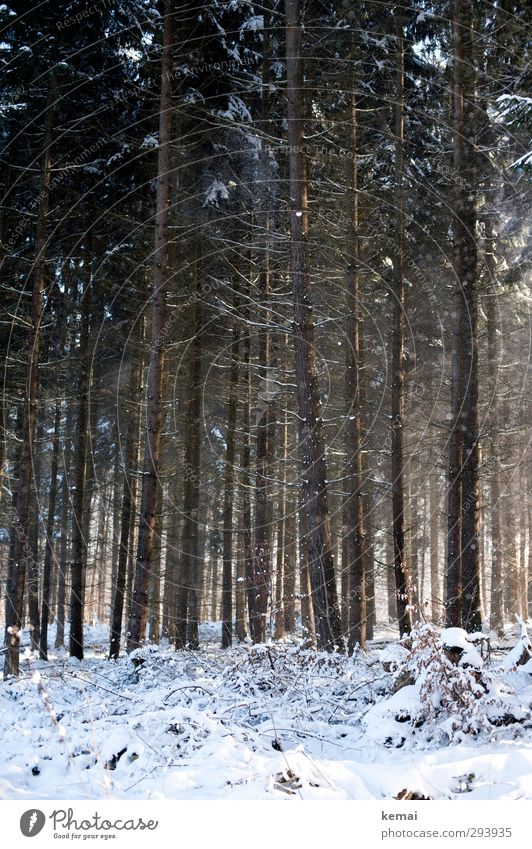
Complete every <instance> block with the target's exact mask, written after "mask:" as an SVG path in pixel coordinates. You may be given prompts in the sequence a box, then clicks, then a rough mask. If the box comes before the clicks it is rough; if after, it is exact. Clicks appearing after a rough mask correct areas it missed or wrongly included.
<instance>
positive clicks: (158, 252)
mask: <svg viewBox="0 0 532 849" xmlns="http://www.w3.org/2000/svg"><path fill="white" fill-rule="evenodd" d="M173 18H174V3H173V0H165V3H164V36H163V49H162V68H161V94H160V105H159V150H158V158H157V200H156V224H155V251H154V268H153V294H152V298H153V300H152V317H151V349H150V365H149V372H148V387H147V394H148V410H147V421H146V432H145V442H144V445H145V449H144V461H143V474H142V492H141V503H140V522H139V535H138V543H137V561H136V570H135V586H134V590H133V600H132V606H131V617H130V621H129V632H128V640H127V650H128V652H130V651H132V650H133V649H135V648H138V646H140V645H141V644H142V642H143V640H144V639H145V636H146V622H147V617H148V591H149V586H150V578H151V566H152V551H153V535H154V527H155V508H156V501H157V482H158V474H159V463H160V448H161V424H162V413H163V384H164V380H163V377H164V367H165V356H164V342H165V337H164V330H165V316H166V295H167V289H168V242H169V236H168V206H169V204H168V200H169V171H170V164H171V155H170V135H171V118H172V66H173V62H172V50H173V44H174V38H173Z"/></svg>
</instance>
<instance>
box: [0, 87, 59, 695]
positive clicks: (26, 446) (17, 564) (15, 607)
mask: <svg viewBox="0 0 532 849" xmlns="http://www.w3.org/2000/svg"><path fill="white" fill-rule="evenodd" d="M55 103H56V81H55V74H54V72H53V71H52V72H51V73H50V78H49V82H48V95H47V103H46V118H45V127H44V139H43V161H42V171H41V174H42V177H41V183H42V189H41V192H40V195H39V198H40V202H39V210H38V214H37V226H36V230H35V263H34V268H33V296H32V307H31V322H32V336H31V350H30V361H29V369H28V380H27V384H26V397H25V405H24V418H23V423H22V440H21V442H22V444H21V449H20V457H19V463H18V466H19V480H18V489H17V504H16V518H15V538H14V539H15V544H14V552H13V559H12V561H11V568H10V574H9V577H8V586H7V593H6V596H7V602H6V627H7V648H6V656H5V664H4V678H7V677H8V676H11V675H18V673H19V646H20V626H21V617H22V605H23V599H24V585H25V578H26V570H27V567H28V561H29V558H31V556H32V554H31V547H30V545H29V539H28V530H29V524H28V520H29V505H30V490H31V474H32V453H33V439H34V433H35V408H36V404H37V391H38V371H39V356H40V338H41V318H42V304H43V291H44V284H45V251H46V230H47V218H48V209H49V204H50V177H51V165H52V159H51V146H52V138H53V127H54V117H55Z"/></svg>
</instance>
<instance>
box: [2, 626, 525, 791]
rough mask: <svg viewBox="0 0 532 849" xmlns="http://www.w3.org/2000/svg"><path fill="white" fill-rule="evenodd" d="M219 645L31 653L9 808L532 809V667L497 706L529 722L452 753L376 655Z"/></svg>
mask: <svg viewBox="0 0 532 849" xmlns="http://www.w3.org/2000/svg"><path fill="white" fill-rule="evenodd" d="M381 636H382V635H381ZM217 638H218V631H217V628H216V626H213V625H206V626H203V628H202V647H201V649H200V650H199V651H197V652H181V653H176V652H174V651H173V650H171V649H170V648H168V647H161V648H155V647H147V648H145V649H142V650H140V651H138V652H136V653H134V655H132V656H131V657H125V656H124V657H122V658H121V659H120V660H119V661H118V662H109V661H108V660H106V659H105V651H106V647H107V634H106V632H105V631H104V630H103V629H102V628H98V627H95V628H89V629H87V632H86V649H87V650H86V655H87V656H86V659H85V660H84V661H83V662H82V663H79V662H78V661H73V660H70V659H68V657H67V656H66V655H65V654H64V653H59V654H58V655H57V656H55V657H52V659H51V661H50V662H49V663H43V662H41V661H39V660H36V659H35V658H33V657H31V656H30V654H29V652H28V653H27V657H26V659H24V660H23V662H22V674H21V676H20V679H19V680H18V681H9V682H2V683H0V739H1V751H0V797H1V798H3V799H93V798H94V799H96V798H98V799H135V798H138V799H222V800H229V799H286V800H289V799H291V798H303V799H391V798H394V797H397V796H398V794H400V793H401V791H405V790H406V791H410V792H413V793H417V794H421V795H422V796H424V797H428V798H430V799H458V800H466V799H467V800H469V799H532V721H531V706H532V675H531V674H530V671H529V668H526V669H525V667H521V668H520V669H518V670H515V669H514V670H510V671H506V672H505V673H504V676H503V677H502V678H499V679H498V684H497V687H498V689H497V692H496V693H495V695H494V702H493V704H494V705H495V707H493V706H492V719H494V718H495V720H497V717H495V714H496V713H497V710H499V713H501V710H502V709H499V708H500V705H501V704H504V705H506V706H507V707H508V711H509V712H510V713H512V711H513V713H514V714H516V715H517V714H519V717H520V718H519V721H517V722H516V721H513V720H512V721H511V722H510V723H509V724H507V723H506V720H505V719H504V713H505V711H503V712H502V713H501V715H500V717H499V719H500V721H495V724H493V725H490V726H489V727H488V728H487V729H486V728H483V729H481V730H479V731H478V733H475V734H461V733H460V734H458V735H454V736H453V735H451V737H452V739H453V741H454V742H451V743H449V742H447V743H446V742H445V734H444V733H442V728H441V726H438V725H437V724H436V725H434V723H433V732H431V733H430V734H429V733H428V732H427V730H426V729H427V727H428V724H425V725H421V726H420V724H419V722H416V711H417V710H418V708H419V686H418V685H417V684H414V685H411V686H406V687H404V688H403V689H401V690H399V691H398V692H396V693H395V695H392V694H391V693H392V689H391V685H392V679H393V672H386V671H385V669H384V667H383V665H382V663H381V662H380V661H381V660H382V652H381V653H379V651H377V649H376V648H375V649H373V650H370V651H369V653H368V655H359V656H358V657H355V658H346V657H343V656H340V655H332V656H331V655H327V654H319V653H318V654H317V653H314V652H310V651H306V650H304V649H302V648H301V647H300V646H299V645H298V644H294V643H289V642H287V643H283V644H281V645H279V644H277V645H271V646H266V645H262V646H255V647H251V646H247V645H244V646H238V647H236V648H234V649H232V650H230V651H223V652H222V651H221V649H219V648H218V639H217ZM51 639H52V640H53V634H51ZM52 644H53V643H52ZM394 651H395V650H394ZM379 657H380V660H379ZM501 675H502V673H501ZM501 699H502V700H503V701H502V702H501ZM497 705H499V708H498V707H497ZM436 732H437V733H436Z"/></svg>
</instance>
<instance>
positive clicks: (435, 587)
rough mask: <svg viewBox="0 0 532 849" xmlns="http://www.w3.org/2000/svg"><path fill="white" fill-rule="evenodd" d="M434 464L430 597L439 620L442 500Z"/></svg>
mask: <svg viewBox="0 0 532 849" xmlns="http://www.w3.org/2000/svg"><path fill="white" fill-rule="evenodd" d="M433 462H434V465H433V467H432V469H431V473H430V483H429V487H430V489H429V547H430V598H431V618H432V621H433V622H439V621H440V617H441V613H442V604H441V601H442V595H441V589H440V576H439V574H438V570H439V558H438V553H439V548H440V542H439V536H440V501H439V497H438V477H437V468H436V465H435V459H434V461H433Z"/></svg>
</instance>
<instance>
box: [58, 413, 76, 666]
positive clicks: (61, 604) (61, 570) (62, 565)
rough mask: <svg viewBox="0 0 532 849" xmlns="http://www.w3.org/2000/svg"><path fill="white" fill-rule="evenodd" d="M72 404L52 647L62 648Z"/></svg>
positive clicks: (66, 436) (67, 422)
mask: <svg viewBox="0 0 532 849" xmlns="http://www.w3.org/2000/svg"><path fill="white" fill-rule="evenodd" d="M73 417H74V406H73V404H72V403H70V404H69V403H68V400H67V401H66V417H65V430H64V435H63V442H64V450H63V468H62V473H61V476H62V482H61V538H60V540H59V562H58V576H57V616H56V619H57V628H56V632H55V642H54V648H56V649H58V648H62V647H63V646H64V642H65V607H66V583H67V574H68V563H69V545H68V517H69V512H70V487H69V474H70V465H71V463H70V461H71V456H72V440H71V436H70V435H71V433H72V431H73Z"/></svg>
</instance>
